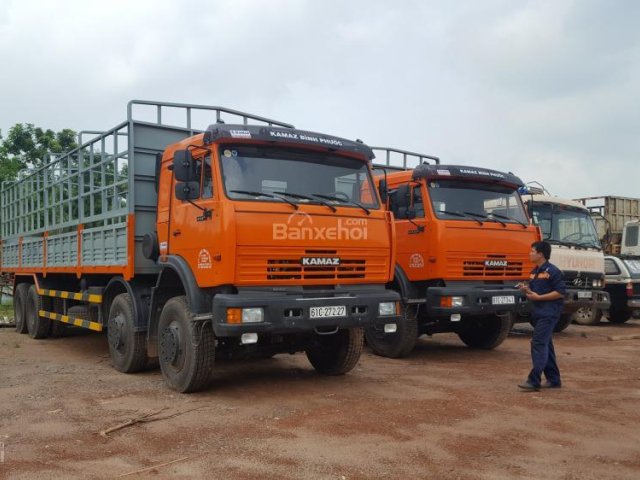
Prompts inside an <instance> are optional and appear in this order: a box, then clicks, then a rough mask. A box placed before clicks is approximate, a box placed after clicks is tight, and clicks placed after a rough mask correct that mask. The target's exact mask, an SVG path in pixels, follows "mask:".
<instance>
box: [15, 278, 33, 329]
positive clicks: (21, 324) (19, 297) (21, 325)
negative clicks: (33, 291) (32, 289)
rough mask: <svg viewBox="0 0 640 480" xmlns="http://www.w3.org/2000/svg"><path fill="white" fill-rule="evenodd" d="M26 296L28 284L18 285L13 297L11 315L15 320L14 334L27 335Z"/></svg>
mask: <svg viewBox="0 0 640 480" xmlns="http://www.w3.org/2000/svg"><path fill="white" fill-rule="evenodd" d="M27 295H29V284H28V283H19V284H18V286H17V287H16V291H15V294H14V296H13V315H14V317H15V320H16V332H18V333H27V332H28V331H29V330H28V329H27V308H26V307H27Z"/></svg>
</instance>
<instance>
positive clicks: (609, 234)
mask: <svg viewBox="0 0 640 480" xmlns="http://www.w3.org/2000/svg"><path fill="white" fill-rule="evenodd" d="M576 201H577V202H580V203H581V204H583V205H584V206H585V207H587V208H588V209H589V212H590V213H591V215H592V217H593V221H594V222H595V225H596V230H597V232H598V237H599V238H600V242H601V243H602V247H603V249H604V251H605V253H608V254H610V255H618V254H619V253H621V247H622V244H623V241H622V240H623V238H622V237H623V233H624V227H625V225H626V224H627V223H628V222H630V221H639V220H640V198H631V197H614V196H607V197H585V198H578V199H576ZM636 243H637V242H636Z"/></svg>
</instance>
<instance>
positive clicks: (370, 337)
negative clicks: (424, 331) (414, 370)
mask: <svg viewBox="0 0 640 480" xmlns="http://www.w3.org/2000/svg"><path fill="white" fill-rule="evenodd" d="M416 317H417V310H416V308H415V307H413V306H411V307H410V306H407V305H404V304H403V305H402V317H401V318H400V320H399V321H397V322H396V326H397V330H396V332H395V333H384V326H383V325H371V326H370V327H367V329H365V331H364V335H365V338H366V340H367V345H369V347H371V350H372V351H373V353H375V354H376V355H380V356H381V357H388V358H402V357H406V356H407V355H409V354H410V353H411V352H412V351H413V349H414V347H415V346H416V341H417V340H418V319H417V318H416Z"/></svg>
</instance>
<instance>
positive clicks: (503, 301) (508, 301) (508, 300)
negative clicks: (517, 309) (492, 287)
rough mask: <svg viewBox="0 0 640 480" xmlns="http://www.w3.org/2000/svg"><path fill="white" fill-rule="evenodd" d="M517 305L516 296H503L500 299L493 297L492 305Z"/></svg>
mask: <svg viewBox="0 0 640 480" xmlns="http://www.w3.org/2000/svg"><path fill="white" fill-rule="evenodd" d="M514 303H516V297H515V296H514V295H501V296H499V297H491V304H492V305H512V304H514Z"/></svg>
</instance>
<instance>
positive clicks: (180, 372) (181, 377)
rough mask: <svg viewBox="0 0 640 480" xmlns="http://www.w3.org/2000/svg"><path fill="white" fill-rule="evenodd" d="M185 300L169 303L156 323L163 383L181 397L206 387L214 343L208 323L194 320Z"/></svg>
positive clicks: (173, 300) (170, 301)
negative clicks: (180, 394)
mask: <svg viewBox="0 0 640 480" xmlns="http://www.w3.org/2000/svg"><path fill="white" fill-rule="evenodd" d="M193 317H194V315H193V313H191V310H190V309H189V305H188V304H187V299H186V297H184V296H181V297H174V298H172V299H171V300H169V301H168V302H167V303H166V304H165V306H164V308H163V309H162V313H161V314H160V321H159V323H158V360H159V362H160V369H161V370H162V376H163V377H164V379H165V381H166V382H167V384H168V385H169V387H171V388H172V389H173V390H176V391H178V392H181V393H188V392H196V391H198V390H202V389H204V388H206V387H207V386H209V384H210V383H211V380H212V374H213V366H214V363H215V358H216V340H215V336H214V334H213V330H212V329H211V325H210V324H208V323H205V324H202V323H201V322H195V321H194V320H193Z"/></svg>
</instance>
